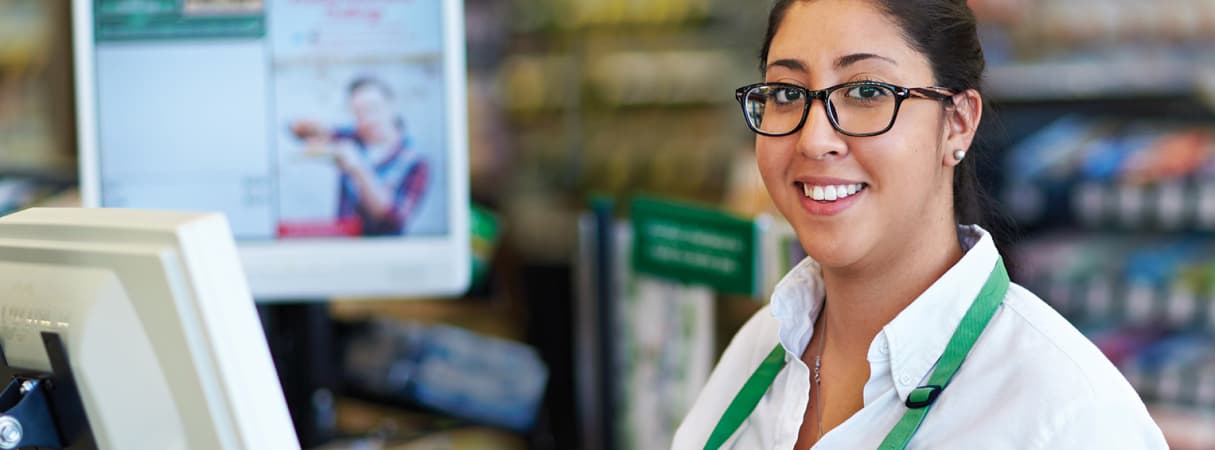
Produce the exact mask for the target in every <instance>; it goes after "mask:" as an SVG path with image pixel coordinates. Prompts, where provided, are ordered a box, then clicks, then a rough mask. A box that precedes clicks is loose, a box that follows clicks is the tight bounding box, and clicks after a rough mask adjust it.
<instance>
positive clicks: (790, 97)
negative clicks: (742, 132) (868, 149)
mask: <svg viewBox="0 0 1215 450" xmlns="http://www.w3.org/2000/svg"><path fill="white" fill-rule="evenodd" d="M954 95H956V93H955V92H954V91H953V90H952V89H947V88H943V87H936V86H934V87H923V88H905V87H900V86H895V85H893V84H889V83H882V82H879V81H855V82H850V83H844V84H839V85H835V86H831V87H829V88H826V89H822V90H818V91H812V90H809V89H806V88H804V87H801V86H798V85H795V84H788V83H757V84H752V85H748V86H743V87H740V88H738V89H737V90H736V91H734V96H735V98H737V99H738V104H739V105H741V106H742V109H743V116H745V117H746V119H747V126H748V127H750V128H751V130H752V131H754V132H756V133H759V134H762V135H764V136H773V137H780V136H788V135H790V134H793V133H796V132H797V131H798V130H800V129H801V128H802V126H803V125H805V124H806V116H807V115H809V113H810V105H811V104H812V103H813V100H814V99H818V100H821V101H823V103H824V104H825V105H826V110H827V120H828V121H830V122H831V126H832V127H833V128H835V130H836V131H839V132H840V133H843V134H845V135H848V136H853V137H867V136H877V135H879V134H882V133H885V132H887V131H890V128H892V127H894V119H895V118H896V117H898V115H899V107H901V106H902V105H903V100H907V99H909V98H922V99H929V100H938V101H944V100H948V99H950V98H952V97H953V96H954Z"/></svg>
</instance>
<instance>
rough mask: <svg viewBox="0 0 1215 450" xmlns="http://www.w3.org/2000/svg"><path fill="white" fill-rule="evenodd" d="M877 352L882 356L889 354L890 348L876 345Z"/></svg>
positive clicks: (884, 345)
mask: <svg viewBox="0 0 1215 450" xmlns="http://www.w3.org/2000/svg"><path fill="white" fill-rule="evenodd" d="M878 352H879V353H881V354H883V355H885V354H887V353H890V347H888V346H886V344H881V345H878Z"/></svg>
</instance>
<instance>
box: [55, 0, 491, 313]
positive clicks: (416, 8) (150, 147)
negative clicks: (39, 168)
mask: <svg viewBox="0 0 1215 450" xmlns="http://www.w3.org/2000/svg"><path fill="white" fill-rule="evenodd" d="M75 5H76V6H75V8H76V9H75V11H74V13H75V30H76V36H75V40H76V47H77V48H76V50H77V51H76V59H77V90H78V97H79V101H78V110H79V111H80V113H79V115H80V123H81V156H82V157H81V161H82V164H81V179H82V184H83V194H84V199H85V203H86V205H87V206H103V207H119V208H157V209H178V210H200V211H219V212H222V213H224V214H225V215H227V217H228V221H229V222H230V223H231V226H232V231H233V233H234V234H235V236H236V238H237V239H238V240H239V242H240V243H241V249H242V255H243V257H244V258H245V263H246V267H247V268H248V270H249V276H250V282H251V283H252V287H253V291H254V294H255V295H256V296H257V297H258V298H259V299H274V298H307V297H321V296H332V295H353V296H358V295H393V296H399V295H410V294H432V293H433V294H437V293H451V292H457V291H458V290H459V289H461V288H463V287H464V285H465V284H466V283H467V272H468V269H467V267H466V266H467V265H468V250H467V248H468V242H467V241H468V232H467V228H468V226H467V223H468V222H467V220H468V219H467V210H468V193H467V184H468V179H467V150H466V149H467V143H466V142H467V131H466V130H467V123H466V122H467V119H466V113H465V101H466V100H465V98H464V88H465V85H464V84H465V75H464V73H465V69H464V55H463V47H464V38H463V28H462V20H463V18H462V11H461V9H462V8H461V6H460V4H459V2H458V0H76V2H75Z"/></svg>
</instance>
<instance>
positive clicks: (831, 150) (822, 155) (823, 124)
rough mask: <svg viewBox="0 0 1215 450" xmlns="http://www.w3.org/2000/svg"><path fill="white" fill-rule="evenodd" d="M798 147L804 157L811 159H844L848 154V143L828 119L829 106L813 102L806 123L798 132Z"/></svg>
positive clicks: (807, 113)
mask: <svg viewBox="0 0 1215 450" xmlns="http://www.w3.org/2000/svg"><path fill="white" fill-rule="evenodd" d="M797 147H798V151H800V152H801V153H802V154H803V155H804V156H806V157H807V158H810V159H815V160H823V159H830V158H842V157H844V156H847V154H848V146H847V143H846V142H844V139H843V135H842V134H840V133H839V132H838V131H836V130H835V127H833V126H832V125H831V121H830V119H829V118H828V117H827V104H826V102H822V101H813V102H812V103H811V104H810V110H809V111H807V112H806V122H805V123H804V124H802V129H801V130H798V134H797Z"/></svg>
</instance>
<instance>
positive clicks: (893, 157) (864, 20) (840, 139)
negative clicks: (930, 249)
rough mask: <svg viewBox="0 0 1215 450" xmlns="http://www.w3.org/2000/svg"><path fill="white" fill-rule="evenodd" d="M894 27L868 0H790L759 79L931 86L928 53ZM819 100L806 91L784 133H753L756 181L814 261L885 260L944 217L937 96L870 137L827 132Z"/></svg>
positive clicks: (947, 162) (945, 175)
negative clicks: (792, 128)
mask: <svg viewBox="0 0 1215 450" xmlns="http://www.w3.org/2000/svg"><path fill="white" fill-rule="evenodd" d="M900 33H901V31H900V29H899V27H898V26H897V25H896V24H895V23H894V22H892V21H891V20H890V19H888V18H887V17H886V16H884V15H883V14H882V12H881V11H879V10H878V9H876V6H875V5H872V4H870V2H863V1H849V0H813V1H801V2H796V3H795V4H794V5H793V6H791V7H790V9H789V10H788V11H787V14H786V15H785V17H784V22H782V23H781V25H780V27H779V29H778V31H777V33H776V35H775V36H774V38H773V40H772V43H771V47H770V49H769V53H768V60H767V61H766V62H765V66H766V67H767V71H766V76H765V78H766V80H765V81H768V82H784V83H790V84H795V85H798V86H802V87H805V88H808V89H823V88H826V87H830V86H834V85H837V84H840V83H846V82H850V81H860V80H872V81H881V82H886V83H890V84H894V85H897V86H902V87H907V88H916V87H928V86H933V85H934V84H935V79H934V76H933V72H932V68H931V66H930V65H929V62H928V60H927V59H926V58H925V56H924V55H922V54H920V53H918V52H917V51H916V50H914V49H912V48H911V47H910V46H909V45H908V44H907V42H905V41H904V39H903V37H902V36H901V34H900ZM824 108H825V106H824V105H823V103H822V102H820V101H817V100H815V101H814V102H813V104H812V106H811V108H810V111H809V116H808V117H807V118H806V123H805V125H804V126H803V128H802V129H801V130H800V131H798V132H796V133H794V134H792V135H789V136H783V137H766V136H758V137H757V138H756V153H757V158H758V162H759V169H760V173H761V174H762V175H763V179H764V184H765V185H766V186H767V189H768V192H769V194H770V195H771V196H772V199H773V201H774V202H775V203H776V205H777V207H778V208H779V209H780V211H781V213H783V214H784V215H785V217H786V218H787V219H788V220H789V222H790V223H791V224H792V225H793V228H794V229H795V230H796V231H797V235H798V239H799V240H800V241H801V243H802V245H803V246H804V247H805V249H806V251H807V253H808V254H809V255H810V256H811V257H813V258H814V259H815V260H816V261H818V262H819V263H821V264H822V265H823V266H824V267H839V268H846V267H859V266H858V265H862V264H866V263H867V262H878V261H881V260H883V259H888V258H889V257H890V256H891V255H893V254H894V253H892V252H893V251H894V249H895V248H897V247H899V246H904V245H906V243H907V242H908V241H909V240H911V239H914V236H916V235H917V234H918V233H917V231H918V228H920V227H923V226H926V225H928V224H939V223H941V220H942V219H947V221H948V223H949V224H952V223H953V217H952V214H953V210H952V202H953V199H952V176H953V169H952V167H953V165H955V164H956V162H954V161H953V157H952V156H951V155H952V153H953V150H956V149H950V148H946V147H947V144H949V142H948V140H949V139H947V137H946V134H947V133H946V132H947V128H948V124H947V121H946V109H945V107H944V106H943V104H942V103H941V102H939V101H932V100H922V99H911V100H907V101H904V102H903V103H902V107H901V108H900V109H899V112H898V118H897V119H896V120H895V123H894V126H893V128H891V129H890V131H888V132H886V133H885V134H881V135H878V136H872V137H849V136H846V135H843V134H840V133H838V132H836V131H835V129H833V128H832V127H831V124H830V122H829V121H828V119H827V115H826V113H825V109H824ZM967 145H968V143H967ZM960 148H962V149H965V148H966V147H960ZM850 185H860V186H861V188H860V189H859V191H858V192H857V193H856V194H854V195H850V196H848V197H846V198H843V199H838V200H835V201H824V200H814V199H812V198H811V197H810V195H808V194H807V192H808V191H810V193H811V194H812V193H813V192H812V191H813V190H814V188H815V187H816V186H817V187H821V188H823V189H826V188H827V187H828V186H844V187H845V188H846V189H849V186H850ZM807 186H809V190H807ZM849 192H851V189H849ZM828 198H829V196H828ZM951 226H952V225H951Z"/></svg>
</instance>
